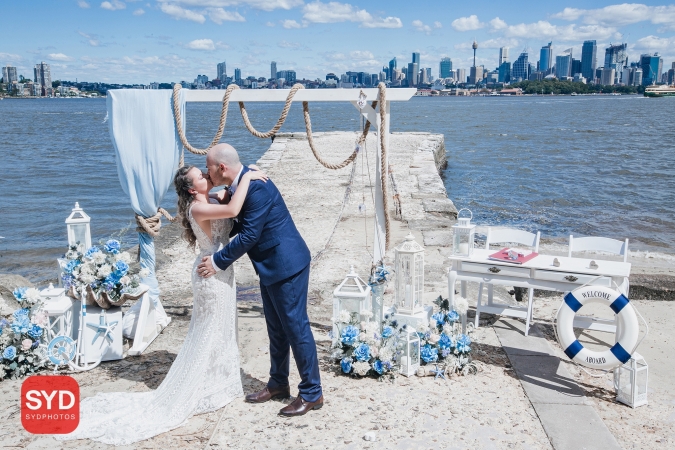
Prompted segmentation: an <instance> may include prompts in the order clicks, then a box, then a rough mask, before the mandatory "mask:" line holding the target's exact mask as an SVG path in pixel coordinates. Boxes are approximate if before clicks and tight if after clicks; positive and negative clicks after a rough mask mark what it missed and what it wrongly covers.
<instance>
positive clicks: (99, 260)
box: [94, 252, 105, 264]
mask: <svg viewBox="0 0 675 450" xmlns="http://www.w3.org/2000/svg"><path fill="white" fill-rule="evenodd" d="M94 262H95V263H96V264H103V263H104V262H105V253H103V252H96V253H94Z"/></svg>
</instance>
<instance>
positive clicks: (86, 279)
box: [80, 273, 96, 284]
mask: <svg viewBox="0 0 675 450" xmlns="http://www.w3.org/2000/svg"><path fill="white" fill-rule="evenodd" d="M80 281H81V282H83V283H84V284H91V283H93V282H94V281H96V277H95V276H94V275H92V274H89V273H83V274H82V275H80Z"/></svg>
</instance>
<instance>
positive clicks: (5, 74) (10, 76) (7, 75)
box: [2, 65, 19, 89]
mask: <svg viewBox="0 0 675 450" xmlns="http://www.w3.org/2000/svg"><path fill="white" fill-rule="evenodd" d="M2 81H3V83H5V84H7V85H8V86H7V88H8V89H9V88H10V86H11V84H12V82H14V81H19V77H18V76H17V74H16V67H12V66H10V65H8V66H6V67H3V68H2Z"/></svg>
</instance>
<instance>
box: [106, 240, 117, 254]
mask: <svg viewBox="0 0 675 450" xmlns="http://www.w3.org/2000/svg"><path fill="white" fill-rule="evenodd" d="M103 248H104V249H105V251H106V252H108V253H112V254H113V255H116V254H118V253H119V252H120V248H121V247H120V241H117V240H115V239H110V240H109V241H108V242H106V243H105V247H103Z"/></svg>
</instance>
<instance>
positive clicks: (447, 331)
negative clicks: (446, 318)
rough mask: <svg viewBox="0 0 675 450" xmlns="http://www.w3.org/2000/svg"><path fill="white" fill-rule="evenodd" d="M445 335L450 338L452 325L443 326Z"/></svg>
mask: <svg viewBox="0 0 675 450" xmlns="http://www.w3.org/2000/svg"><path fill="white" fill-rule="evenodd" d="M443 333H445V334H447V335H448V336H450V335H451V334H452V325H450V324H449V323H446V324H444V325H443Z"/></svg>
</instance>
